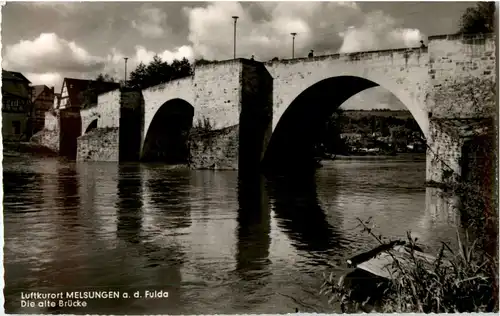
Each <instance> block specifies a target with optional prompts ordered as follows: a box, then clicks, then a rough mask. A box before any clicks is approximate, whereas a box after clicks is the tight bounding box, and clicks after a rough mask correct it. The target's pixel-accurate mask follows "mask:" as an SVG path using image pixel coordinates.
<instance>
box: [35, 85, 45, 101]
mask: <svg viewBox="0 0 500 316" xmlns="http://www.w3.org/2000/svg"><path fill="white" fill-rule="evenodd" d="M45 89H49V87H47V86H46V85H38V86H33V93H32V94H31V100H32V101H35V100H36V99H38V97H39V96H40V94H42V93H43V91H45Z"/></svg>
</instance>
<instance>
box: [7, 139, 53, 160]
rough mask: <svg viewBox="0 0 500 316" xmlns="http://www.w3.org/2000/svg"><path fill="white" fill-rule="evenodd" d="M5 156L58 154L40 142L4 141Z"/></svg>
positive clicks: (51, 155) (46, 155) (50, 155)
mask: <svg viewBox="0 0 500 316" xmlns="http://www.w3.org/2000/svg"><path fill="white" fill-rule="evenodd" d="M3 156H4V157H32V156H35V157H57V156H58V154H57V153H56V152H55V151H53V150H51V149H49V148H47V147H45V146H42V145H40V144H36V143H32V142H3Z"/></svg>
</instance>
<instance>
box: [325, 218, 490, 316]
mask: <svg viewBox="0 0 500 316" xmlns="http://www.w3.org/2000/svg"><path fill="white" fill-rule="evenodd" d="M359 221H360V223H361V225H362V227H363V231H365V232H367V233H368V234H370V235H371V236H373V237H374V238H375V239H376V240H377V241H378V242H380V243H381V244H384V242H383V241H382V238H381V237H380V236H377V235H376V234H374V232H373V229H372V228H369V227H368V226H367V225H366V223H363V221H361V220H359ZM457 239H458V247H457V249H452V248H451V247H450V246H449V245H448V244H446V243H443V244H442V247H441V249H440V251H439V252H438V253H437V254H435V257H432V259H429V257H422V256H419V255H417V253H416V251H415V249H419V248H418V246H417V244H416V239H413V238H412V237H411V235H410V234H409V233H408V235H407V240H406V245H407V246H408V247H407V249H408V252H407V255H406V256H401V255H399V253H397V252H396V251H394V250H390V251H388V253H389V255H390V256H391V258H392V263H391V264H390V266H387V269H388V270H389V271H390V273H391V276H392V277H391V278H389V279H385V278H373V277H367V276H359V275H354V276H353V275H351V276H350V277H341V278H340V280H338V282H335V281H334V280H333V278H332V276H331V275H330V277H329V278H325V281H324V283H323V285H322V287H321V293H322V294H324V295H327V296H329V297H330V301H337V302H339V303H340V305H341V307H342V310H343V312H359V311H364V312H368V311H371V310H377V311H379V312H418V313H451V312H497V311H498V306H497V304H498V303H497V297H496V295H498V294H496V293H498V291H496V289H495V287H496V286H497V284H498V282H497V281H495V280H498V260H497V258H493V257H491V256H489V255H488V254H487V253H486V252H485V251H483V249H481V247H479V246H478V245H479V243H478V242H476V241H474V242H472V243H471V242H469V240H468V239H469V238H468V235H467V233H466V234H465V236H464V237H460V235H459V234H458V233H457ZM357 273H358V274H359V273H361V274H362V273H363V272H359V271H358V272H357Z"/></svg>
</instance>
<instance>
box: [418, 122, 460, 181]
mask: <svg viewBox="0 0 500 316" xmlns="http://www.w3.org/2000/svg"><path fill="white" fill-rule="evenodd" d="M453 134H454V133H453V131H448V130H447V129H446V128H445V127H444V126H443V124H442V123H441V122H440V121H439V120H436V119H431V121H430V126H429V138H428V140H427V146H428V147H427V156H426V161H427V164H426V181H428V182H436V183H443V182H444V181H446V180H450V181H455V180H457V179H458V177H459V176H460V175H461V166H460V159H461V149H462V146H463V141H462V140H461V139H460V138H459V137H456V136H455V135H453Z"/></svg>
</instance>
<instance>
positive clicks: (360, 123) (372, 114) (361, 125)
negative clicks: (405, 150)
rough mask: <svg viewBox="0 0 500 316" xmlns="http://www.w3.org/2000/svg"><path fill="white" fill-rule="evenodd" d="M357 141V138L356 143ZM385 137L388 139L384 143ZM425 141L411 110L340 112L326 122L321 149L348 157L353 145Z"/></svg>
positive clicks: (402, 145)
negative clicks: (345, 154)
mask: <svg viewBox="0 0 500 316" xmlns="http://www.w3.org/2000/svg"><path fill="white" fill-rule="evenodd" d="M347 136H348V137H347ZM353 138H354V139H357V140H356V141H355V142H354V143H353V142H352V140H351V139H353ZM381 138H386V139H385V140H383V141H381V140H380V139H381ZM389 138H390V140H389ZM423 139H424V136H423V133H422V131H421V130H420V127H419V126H418V124H417V122H416V121H415V119H414V118H413V117H412V115H411V113H410V112H409V111H402V110H401V111H391V110H384V111H380V110H369V111H366V110H347V111H343V110H340V109H339V110H337V111H336V112H335V114H333V115H332V116H331V117H330V119H329V120H328V121H327V122H326V124H325V127H324V129H323V132H322V133H321V137H320V139H319V140H318V145H317V146H318V147H319V148H322V149H321V151H322V152H323V153H328V154H344V153H346V152H348V151H349V147H352V146H357V147H374V146H375V147H376V144H379V145H380V144H381V143H384V144H388V143H392V144H393V145H394V147H406V145H407V144H411V143H413V142H419V141H422V140H423Z"/></svg>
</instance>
